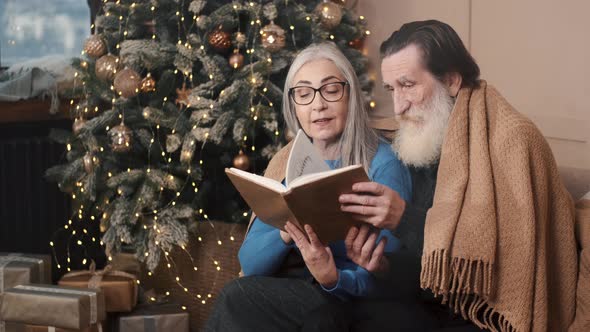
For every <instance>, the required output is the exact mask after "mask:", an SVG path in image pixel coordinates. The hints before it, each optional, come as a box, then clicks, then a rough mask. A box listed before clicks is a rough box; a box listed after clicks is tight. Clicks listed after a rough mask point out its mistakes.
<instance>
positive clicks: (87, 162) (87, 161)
mask: <svg viewBox="0 0 590 332" xmlns="http://www.w3.org/2000/svg"><path fill="white" fill-rule="evenodd" d="M83 162H84V170H85V171H86V173H88V174H90V173H92V171H94V167H95V166H96V162H97V159H96V157H95V156H94V155H93V154H92V153H90V152H88V153H86V154H85V155H84V158H83Z"/></svg>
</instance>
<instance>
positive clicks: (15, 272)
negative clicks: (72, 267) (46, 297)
mask: <svg viewBox="0 0 590 332" xmlns="http://www.w3.org/2000/svg"><path fill="white" fill-rule="evenodd" d="M30 283H39V284H50V283H51V256H48V255H29V254H17V253H0V293H2V292H3V291H4V290H5V289H9V288H12V287H14V286H18V285H25V284H30Z"/></svg>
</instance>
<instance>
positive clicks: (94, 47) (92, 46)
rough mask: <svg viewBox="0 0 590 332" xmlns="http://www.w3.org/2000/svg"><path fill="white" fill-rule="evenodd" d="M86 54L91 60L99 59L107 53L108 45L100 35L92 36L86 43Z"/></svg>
mask: <svg viewBox="0 0 590 332" xmlns="http://www.w3.org/2000/svg"><path fill="white" fill-rule="evenodd" d="M84 52H85V53H86V54H88V56H89V57H91V58H95V59H96V58H99V57H101V56H103V55H104V54H105V53H106V52H107V45H106V44H105V42H104V40H102V38H101V37H100V36H98V35H92V36H90V37H88V39H86V42H84Z"/></svg>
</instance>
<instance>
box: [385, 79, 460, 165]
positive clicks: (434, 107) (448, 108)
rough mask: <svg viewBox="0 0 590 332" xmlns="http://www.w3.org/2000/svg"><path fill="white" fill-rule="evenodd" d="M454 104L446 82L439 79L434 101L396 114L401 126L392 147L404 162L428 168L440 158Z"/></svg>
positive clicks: (433, 97)
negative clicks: (444, 83)
mask: <svg viewBox="0 0 590 332" xmlns="http://www.w3.org/2000/svg"><path fill="white" fill-rule="evenodd" d="M454 104H455V102H454V98H452V97H451V96H449V94H448V92H447V90H446V88H445V87H444V85H443V84H442V83H439V82H437V84H436V87H435V89H434V91H433V94H432V97H431V98H430V100H428V101H427V102H424V103H422V104H421V105H417V106H412V108H411V109H409V110H408V111H407V112H405V113H404V114H403V115H401V116H399V117H396V120H397V121H398V122H399V125H400V128H399V130H398V131H397V132H396V135H395V138H394V140H393V143H392V148H393V150H394V151H395V152H397V154H398V157H399V158H400V159H401V161H402V162H404V163H405V164H406V165H410V166H414V167H427V166H430V165H433V164H434V163H436V162H437V161H438V160H439V158H440V152H441V148H442V144H443V140H444V138H445V133H446V130H447V125H448V122H449V116H450V115H451V112H452V110H453V106H454Z"/></svg>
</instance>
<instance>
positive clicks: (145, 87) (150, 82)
mask: <svg viewBox="0 0 590 332" xmlns="http://www.w3.org/2000/svg"><path fill="white" fill-rule="evenodd" d="M152 91H156V81H154V79H153V78H152V74H150V73H148V74H147V76H146V77H144V79H143V80H141V92H146V93H147V92H152Z"/></svg>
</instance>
